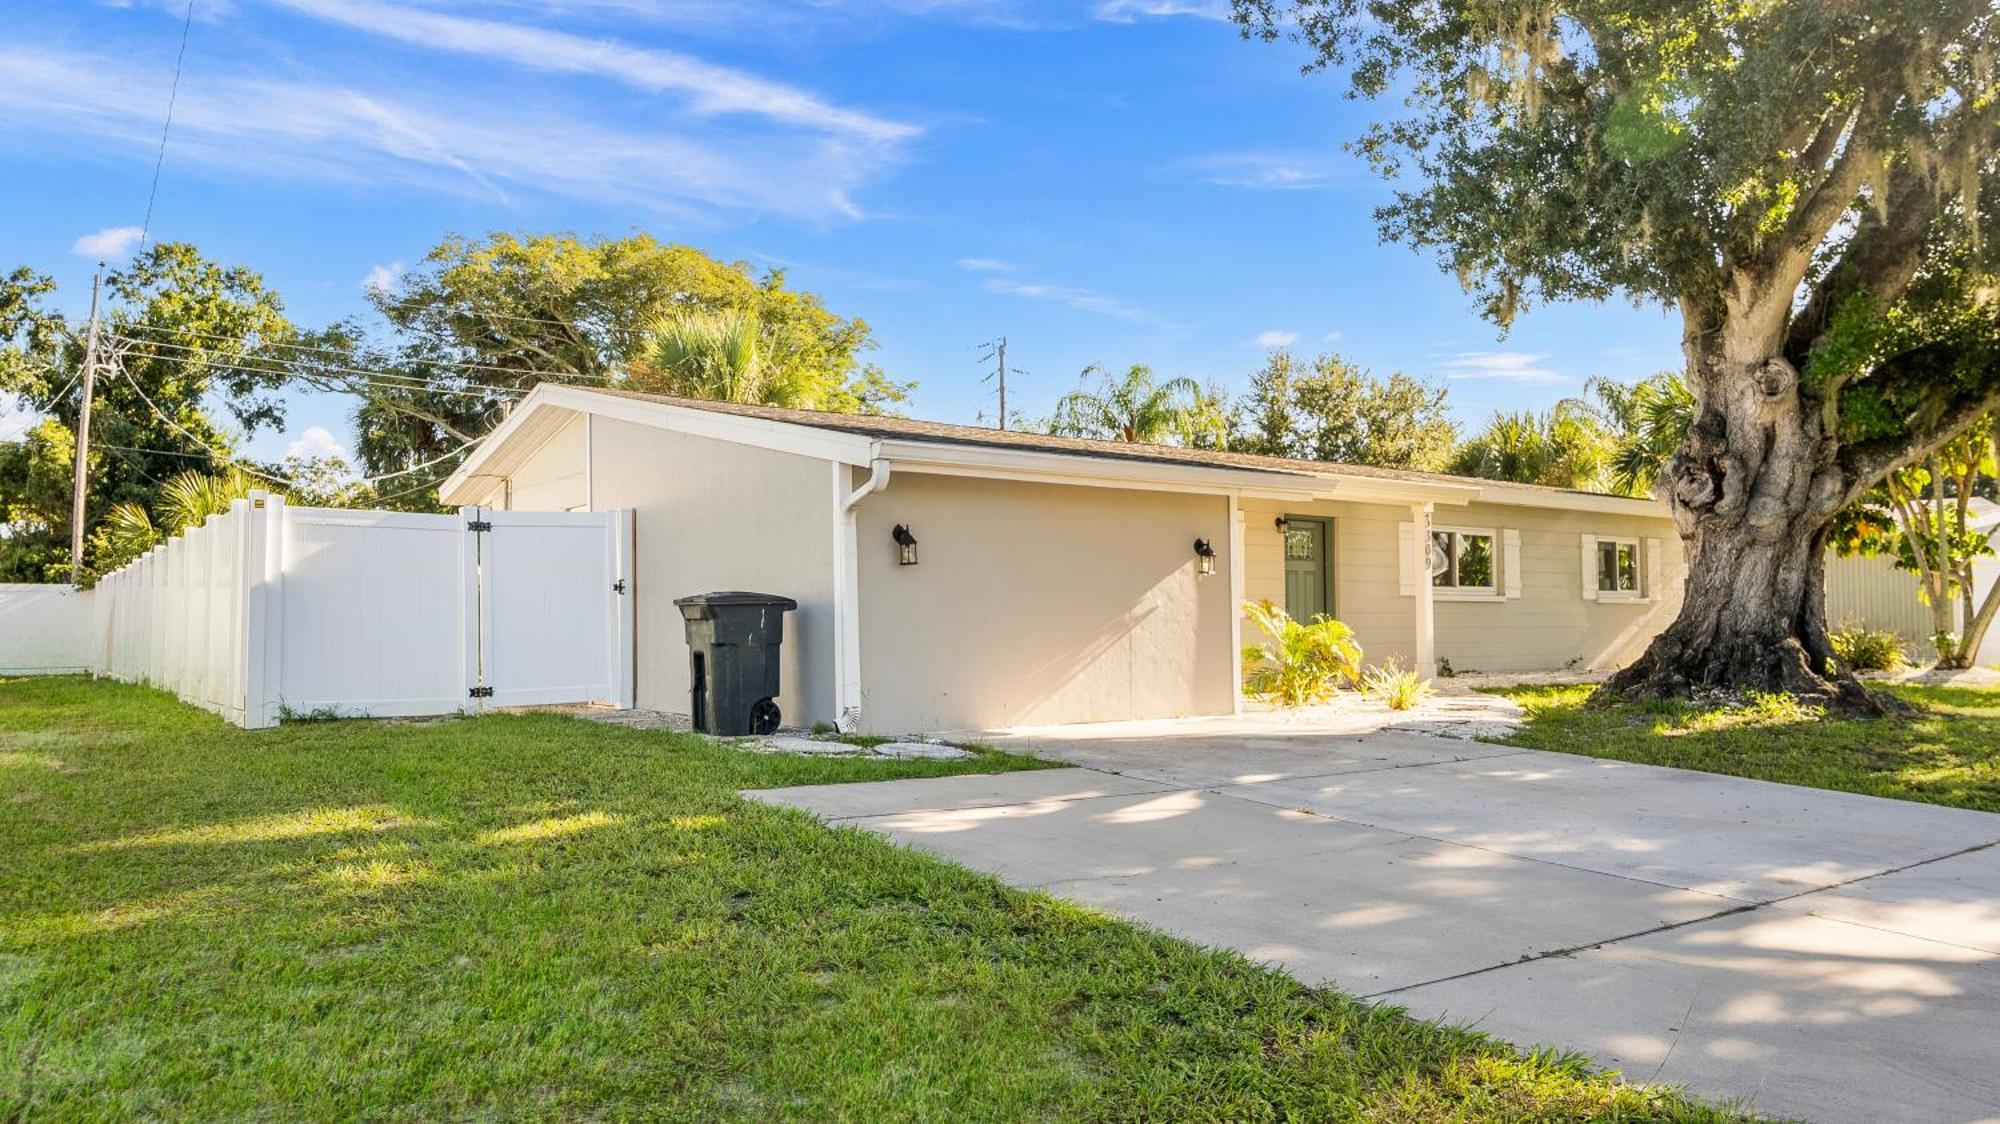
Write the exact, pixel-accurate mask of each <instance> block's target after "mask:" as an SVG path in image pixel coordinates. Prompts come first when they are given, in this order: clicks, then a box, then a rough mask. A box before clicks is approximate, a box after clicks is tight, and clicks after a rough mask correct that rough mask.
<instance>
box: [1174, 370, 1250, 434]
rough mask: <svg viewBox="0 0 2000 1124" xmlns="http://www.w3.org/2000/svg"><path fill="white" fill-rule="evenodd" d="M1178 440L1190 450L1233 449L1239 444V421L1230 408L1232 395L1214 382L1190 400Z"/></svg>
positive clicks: (1180, 425)
mask: <svg viewBox="0 0 2000 1124" xmlns="http://www.w3.org/2000/svg"><path fill="white" fill-rule="evenodd" d="M1177 430H1178V432H1177V436H1176V440H1177V442H1178V443H1179V444H1181V445H1185V446H1186V447H1188V448H1190V449H1230V448H1234V447H1235V446H1236V444H1237V442H1236V419H1235V416H1234V413H1233V411H1232V410H1231V408H1230V402H1229V392H1228V391H1226V390H1224V389H1223V388H1222V387H1221V386H1220V385H1218V384H1216V383H1210V384H1208V385H1207V386H1205V387H1202V388H1201V389H1199V390H1196V391H1195V392H1194V394H1193V395H1192V396H1191V397H1190V398H1189V399H1188V407H1187V410H1186V411H1185V412H1184V413H1183V414H1182V415H1181V418H1180V424H1179V425H1178V427H1177Z"/></svg>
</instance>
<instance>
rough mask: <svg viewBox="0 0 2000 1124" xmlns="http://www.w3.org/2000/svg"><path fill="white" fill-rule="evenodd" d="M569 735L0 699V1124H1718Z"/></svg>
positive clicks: (713, 751) (993, 764) (124, 693)
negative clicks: (734, 1121)
mask: <svg viewBox="0 0 2000 1124" xmlns="http://www.w3.org/2000/svg"><path fill="white" fill-rule="evenodd" d="M1032 765H1033V763H1032V762H1028V761H1025V760H1022V759H1019V758H1005V757H1001V756H999V755H988V756H984V757H982V758H980V759H978V760H976V761H972V762H897V763H880V762H866V761H858V760H822V759H812V760H801V759H793V758H773V757H764V756H758V755H752V754H746V753H742V752H739V751H734V750H730V749H726V748H721V747H717V746H714V745H711V744H708V743H706V742H704V741H702V740H699V739H695V738H691V737H687V736H684V735H671V734H664V733H653V732H643V731H634V730H622V729H615V728H611V727H607V726H603V725H598V724H593V723H587V722H584V721H581V720H578V719H573V718H566V717H561V716H557V715H522V716H504V717H489V718H481V719H476V720H441V721H434V722H406V723H371V722H348V723H317V724H299V725H291V726H287V727H285V728H282V729H280V730H276V731H267V732H262V733H255V734H252V733H245V732H242V731H237V730H233V729H230V728H229V727H226V726H224V725H223V724H222V723H220V722H219V721H217V720H216V719H214V718H212V717H210V716H208V715H206V714H204V713H201V712H198V711H195V710H193V709H190V708H187V707H184V706H181V705H179V704H178V703H175V702H174V701H172V700H171V699H169V698H167V697H166V696H164V695H161V694H157V693H155V692H151V691H147V690H143V689H139V688H134V687H125V686H118V685H112V684H99V683H90V682H86V681H83V680H78V679H48V680H12V681H0V855H4V861H0V1120H6V1121H12V1120H23V1119H33V1120H86V1119H87V1120H103V1119H121V1118H123V1119H130V1118H179V1119H190V1118H200V1119H218V1118H221V1119H238V1120H243V1119H300V1118H305V1119H336V1118H337V1119H350V1118H361V1117H366V1118H386V1119H405V1120H419V1119H422V1120H432V1119H468V1118H478V1119H518V1118H565V1119H575V1118H593V1119H595V1118H614V1119H617V1118H634V1117H643V1118H680V1119H703V1120H706V1119H715V1118H747V1119H771V1118H805V1119H822V1120H823V1119H842V1118H845V1119H867V1120H889V1119H922V1118H930V1119H943V1118H951V1119H1010V1120H1013V1119H1022V1118H1042V1119H1076V1118H1100V1119H1101V1118H1122V1119H1138V1118H1148V1119H1163V1118H1175V1119H1231V1120H1255V1119H1273V1118H1281V1117H1289V1118H1319V1119H1326V1118H1341V1119H1354V1118H1371V1119H1381V1120H1398V1121H1432V1120H1474V1119H1476V1120H1487V1119H1518V1120H1526V1119H1535V1120H1566V1119H1616V1120H1635V1119H1717V1118H1721V1116H1720V1114H1718V1113H1716V1112H1715V1111H1714V1110H1711V1109H1707V1108H1703V1107H1701V1106H1699V1105H1692V1104H1689V1103H1687V1102H1685V1101H1683V1100H1681V1099H1680V1098H1678V1097H1677V1096H1675V1095H1673V1094H1672V1093H1669V1092H1664V1091H1649V1090H1642V1089H1637V1088H1631V1087H1626V1086H1623V1085H1620V1084H1618V1083H1617V1082H1616V1081H1614V1080H1611V1079H1609V1078H1606V1077H1604V1076H1601V1075H1595V1074H1592V1073H1590V1072H1589V1071H1588V1070H1587V1069H1586V1068H1585V1067H1583V1066H1582V1065H1581V1064H1580V1063H1578V1062H1577V1061H1576V1060H1574V1059H1563V1058H1555V1057H1550V1056H1534V1057H1525V1058H1524V1057H1521V1056H1519V1055H1517V1054H1516V1053H1515V1052H1513V1051H1512V1050H1511V1049H1509V1048H1507V1047H1505V1046H1503V1045H1500V1044H1496V1043H1492V1042H1490V1041H1487V1040H1485V1039H1482V1038H1480V1037H1478V1036H1475V1035H1472V1034H1469V1033H1464V1032H1459V1031H1451V1030H1441V1029H1437V1028H1434V1027H1430V1026H1427V1025H1424V1024H1421V1023H1415V1022H1411V1021H1409V1020H1406V1019H1404V1018H1403V1017H1401V1016H1400V1015H1399V1014H1398V1013H1396V1012H1395V1011H1393V1010H1391V1009H1387V1008H1370V1007H1366V1006H1363V1005H1361V1004H1359V1003H1357V1002H1355V1001H1353V1000H1351V999H1348V998H1346V997H1344V996H1341V995H1337V994H1331V993H1327V992H1322V991H1314V990H1311V989H1307V988H1304V987H1302V986H1300V985H1298V984H1296V983H1294V982H1292V981H1290V980H1289V979H1287V978H1286V977H1283V976H1281V975H1278V974H1276V973H1273V972H1269V971H1265V970H1262V969H1259V968H1255V967H1252V966H1251V965H1249V964H1247V963H1245V962H1244V961H1243V960H1241V959H1240V958H1238V957H1235V956H1232V955H1226V954H1221V953H1216V952H1211V951H1205V950H1202V949H1198V948H1195V947H1193V946H1190V945H1188V944H1185V943H1182V942H1179V941H1176V940H1171V939H1168V938H1166V937H1162V936H1159V935H1157V934H1153V933H1150V932H1147V931H1144V930H1141V929H1138V928H1135V927H1132V926H1129V925H1125V924H1122V923H1118V922H1114V921H1111V920H1108V919H1106V918H1104V917H1102V916H1099V915H1097V914H1093V913H1091V912H1088V911H1086V910H1082V909H1079V908H1075V907H1072V906H1068V905H1065V904H1062V903H1059V902H1057V901H1055V900H1052V899H1050V898H1047V897H1043V896H1040V895H1036V894H1027V893H1019V892H1016V891H1012V890H1009V889H1007V888H1005V887H1003V886H1002V885H1000V884H999V883H997V882H995V881H994V880H993V879H991V878H987V877H984V876H981V875H976V874H973V873H971V872H969V871H966V870H964V869H962V868H959V867H955V866H953V865H951V864H948V863H945V862H943V861H940V860H937V859H933V858H929V857H926V856H923V855H921V854H918V853H916V852H914V851H910V850H906V849H902V848H898V847H896V846H893V845H891V844H889V843H887V842H885V841H883V840H881V839H879V838H877V837H874V836H872V835H869V834H866V833H864V832H862V831H859V830H852V829H845V830H830V829H828V828H825V827H823V826H820V825H819V824H818V823H816V822H815V821H813V820H812V819H810V818H809V817H807V816H805V815H804V814H802V813H798V812H791V811H783V810H778V809H774V808H769V807H765V806H762V805H758V804H753V803H750V802H748V801H745V800H743V799H741V798H740V797H738V796H737V795H736V790H737V789H738V788H742V787H755V786H766V785H780V784H797V783H808V782H822V781H841V780H858V779H862V778H866V777H881V776H892V775H893V776H925V775H939V774H945V773H952V772H964V771H968V770H993V769H999V768H1017V767H1032Z"/></svg>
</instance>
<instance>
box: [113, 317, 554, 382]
mask: <svg viewBox="0 0 2000 1124" xmlns="http://www.w3.org/2000/svg"><path fill="white" fill-rule="evenodd" d="M122 327H123V330H124V331H128V332H129V331H135V330H138V331H153V332H172V333H175V334H176V335H181V336H188V337H192V338H195V339H202V340H215V341H218V342H221V343H234V344H238V345H240V344H241V343H242V339H241V337H238V336H225V335H221V334H218V333H215V332H197V331H195V330H194V329H192V328H183V327H179V326H170V325H165V324H127V325H123V326H122ZM144 342H151V341H144ZM260 346H263V347H277V348H284V349H286V350H288V351H300V352H305V353H308V354H318V355H331V356H345V355H346V354H347V353H346V352H344V351H342V350H340V349H339V348H333V347H320V346H316V345H313V344H304V343H285V342H282V341H278V340H265V341H261V343H260ZM424 362H426V363H429V364H432V365H435V366H438V367H448V368H453V369H458V370H466V371H490V372H492V373H494V374H501V375H513V376H516V377H522V376H527V375H548V374H561V375H563V376H565V377H570V376H573V375H576V374H579V372H571V371H562V372H546V371H534V370H523V369H521V368H519V367H502V366H499V365H498V364H494V363H474V362H471V361H470V360H465V359H426V360H424ZM385 373H386V372H385ZM409 377H414V376H409Z"/></svg>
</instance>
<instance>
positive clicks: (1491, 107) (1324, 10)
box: [1234, 0, 2000, 706]
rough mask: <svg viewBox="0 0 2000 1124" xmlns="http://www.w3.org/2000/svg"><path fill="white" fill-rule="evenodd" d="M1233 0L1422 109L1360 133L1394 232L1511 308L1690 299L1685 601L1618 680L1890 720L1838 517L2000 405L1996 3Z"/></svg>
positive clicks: (1366, 93) (1680, 484)
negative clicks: (1842, 634)
mask: <svg viewBox="0 0 2000 1124" xmlns="http://www.w3.org/2000/svg"><path fill="white" fill-rule="evenodd" d="M1234 3H1235V15H1236V18H1237V20H1238V22H1239V23H1240V24H1241V25H1242V26H1243V28H1244V31H1245V33H1246V34H1249V35H1252V36H1258V37H1262V38H1266V39H1278V38H1283V37H1288V36H1289V37H1292V38H1295V39H1297V40H1299V41H1301V42H1303V43H1304V44H1305V45H1306V46H1307V47H1308V48H1309V49H1310V51H1311V56H1310V61H1309V62H1308V64H1307V67H1306V69H1307V70H1308V71H1312V70H1317V69H1320V68H1325V67H1338V68H1342V69H1345V70H1346V71H1347V73H1348V74H1349V76H1350V80H1351V83H1352V91H1353V93H1354V94H1356V95H1357V96H1361V97H1375V96H1378V95H1385V94H1387V95H1400V96H1402V97H1403V98H1404V104H1405V105H1406V107H1407V112H1406V113H1404V114H1403V115H1402V116H1400V117H1398V118H1396V119H1394V120H1390V121H1386V122H1382V123H1380V124H1378V125H1376V126H1375V127H1373V128H1372V129H1371V130H1370V131H1369V132H1368V133H1367V134H1366V135H1365V136H1364V137H1363V138H1362V139H1361V140H1359V141H1358V142H1357V148H1358V149H1359V151H1361V152H1362V153H1364V154H1365V155H1366V156H1368V157H1369V158H1371V159H1372V160H1373V161H1374V162H1375V163H1376V164H1377V165H1378V167H1379V168H1380V169H1381V170H1382V171H1383V172H1384V173H1385V174H1387V175H1388V176H1389V177H1390V178H1391V180H1392V182H1393V183H1394V184H1395V185H1396V193H1395V197H1394V201H1393V202H1392V203H1390V204H1389V205H1387V206H1385V207H1384V208H1382V209H1381V210H1380V211H1379V212H1378V216H1377V217H1378V218H1379V220H1380V222H1381V225H1382V228H1383V231H1384V232H1385V234H1386V235H1387V236H1389V237H1392V238H1396V239H1399V240H1401V241H1404V242H1406V243H1409V244H1411V245H1414V246H1418V247H1424V248H1428V249H1431V250H1433V251H1435V252H1436V253H1437V254H1438V256H1439V257H1440V258H1441V260H1442V261H1443V263H1444V264H1446V265H1447V266H1448V267H1450V268H1451V269H1452V270H1454V271H1455V272H1456V273H1457V274H1458V276H1459V277H1460V279H1461V280H1462V282H1463V283H1464V284H1465V285H1466V287H1467V288H1468V290H1470V291H1471V292H1472V293H1473V294H1475V296H1476V297H1477V299H1478V300H1479V302H1480V304H1481V307H1482V309H1483V311H1484V312H1485V313H1486V315H1487V316H1489V317H1490V318H1491V319H1492V320H1494V321H1495V322H1496V323H1498V324H1500V325H1502V326H1503V327H1504V326H1505V325H1507V324H1508V323H1509V322H1510V321H1511V320H1512V319H1513V317H1514V315H1515V314H1516V312H1517V311H1519V310H1520V309H1521V308H1523V307H1525V306H1527V305H1528V304H1530V303H1532V302H1536V301H1559V300H1568V299H1581V300H1602V299H1605V298H1608V297H1611V296H1614V295H1623V296H1626V297H1629V298H1632V299H1634V300H1637V301H1641V302H1658V303H1662V304H1665V305H1667V306H1669V307H1671V308H1673V309H1676V310H1677V311H1678V313H1679V315H1680V317H1681V319H1682V322H1683V325H1684V334H1683V350H1684V354H1685V359H1686V362H1687V379H1688V383H1689V387H1690V389H1691V390H1692V392H1693V397H1694V402H1695V422H1694V425H1693V426H1692V427H1691V428H1690V430H1689V432H1688V436H1687V438H1686V439H1685V441H1683V443H1682V444H1681V446H1680V448H1679V450H1678V451H1677V452H1676V453H1675V455H1674V456H1673V457H1672V458H1671V459H1670V461H1669V463H1668V464H1667V466H1666V470H1665V472H1664V473H1663V475H1662V479H1661V484H1660V487H1659V491H1660V494H1661V496H1662V498H1664V499H1665V500H1666V501H1667V503H1668V504H1669V505H1670V507H1671V508H1672V511H1673V515H1674V518H1675V520H1676V522H1677V523H1678V525H1679V528H1680V533H1681V536H1682V538H1683V540H1684V541H1685V542H1686V544H1687V548H1688V557H1689V564H1690V573H1689V578H1688V584H1687V596H1686V601H1685V604H1684V606H1683V608H1682V611H1681V615H1680V617H1679V618H1678V619H1677V620H1676V621H1675V622H1674V623H1673V624H1672V625H1671V626H1670V627H1669V628H1668V629H1667V630H1666V631H1665V632H1663V633H1662V634H1661V635H1660V636H1659V637H1658V638H1657V639H1656V640H1655V641H1654V643H1653V645H1652V647H1651V648H1650V649H1649V650H1648V651H1647V652H1646V654H1645V655H1644V656H1643V657H1642V658H1641V659H1640V660H1639V661H1638V662H1637V663H1635V664H1634V665H1632V666H1631V667H1629V668H1627V669H1625V671H1623V672H1622V673H1621V674H1620V675H1618V676H1617V677H1616V678H1614V679H1613V680H1612V681H1611V683H1610V684H1608V685H1607V687H1606V690H1607V691H1608V692H1612V693H1618V694H1625V695H1641V696H1644V695H1682V694H1687V693H1689V692H1691V691H1693V690H1696V689H1699V688H1703V687H1723V688H1733V689H1762V690H1782V691H1789V692H1793V693H1796V694H1800V695H1805V696H1811V697H1816V698H1820V699H1825V700H1831V701H1837V702H1842V703H1846V704H1851V705H1856V706H1870V705H1873V703H1872V700H1870V699H1869V698H1868V696H1867V695H1866V693H1865V692H1863V691H1862V690H1861V689H1860V687H1859V686H1858V685H1857V684H1856V683H1855V682H1854V681H1853V680H1852V679H1851V678H1849V677H1847V676H1845V675H1844V674H1843V673H1840V672H1838V671H1837V670H1835V669H1834V664H1833V661H1832V651H1831V648H1830V647H1829V645H1828V643H1827V635H1826V622H1825V620H1824V596H1823V592H1824V591H1823V580H1824V558H1825V551H1826V541H1827V534H1828V528H1829V525H1830V523H1831V521H1832V520H1833V517H1834V515H1835V513H1836V512H1838V511H1840V510H1841V509H1842V508H1843V507H1844V506H1846V505H1848V504H1850V503H1852V502H1854V501H1855V500H1856V499H1857V498H1858V497H1860V496H1861V495H1862V494H1863V493H1864V492H1865V491H1867V489H1869V488H1870V487H1871V486H1872V485H1874V484H1875V483H1876V482H1877V481H1879V480H1880V479H1881V478H1882V477H1883V475H1884V474H1885V473H1886V472H1888V471H1889V470H1890V469H1892V468H1895V467H1897V466H1899V465H1903V464H1907V463H1910V462H1911V461H1913V460H1917V459H1920V458H1922V457H1924V456H1926V455H1927V454H1928V453H1930V452H1931V451H1932V450H1934V449H1936V448H1937V447H1939V446H1940V445H1942V444H1944V443H1946V442H1947V441H1949V440H1951V439H1952V438H1953V437H1954V436H1956V435H1957V434H1959V433H1960V432H1962V431H1963V430H1965V429H1966V428H1967V427H1968V426H1970V425H1971V424H1972V423H1973V422H1974V421H1976V420H1977V419H1978V418H1979V417H1980V416H1981V415H1983V414H1985V413H1988V412H1990V411H1992V410H1993V409H1994V408H1995V407H1996V406H2000V361H1996V353H2000V318H1996V303H2000V287H1996V284H1995V281H1994V266H1995V260H1996V257H1995V254H1994V252H1993V250H1992V245H1993V241H1994V239H1992V238H1991V237H1986V238H1982V232H1986V233H1988V234H1989V235H1990V233H1991V231H1990V228H1991V226H1992V221H1993V219H1994V217H1995V216H1994V211H1995V209H1996V196H2000V189H1996V178H2000V176H1996V164H1995V152H1996V147H2000V146H1996V141H2000V95H1997V94H1996V71H1995V55H1996V48H1997V47H2000V26H1997V25H2000V17H1996V15H1995V10H1994V6H1993V5H1992V4H1991V3H1990V0H1865V2H1856V0H1760V2H1755V3H1741V2H1737V0H1602V2H1589V0H1365V2H1364V0H1234Z"/></svg>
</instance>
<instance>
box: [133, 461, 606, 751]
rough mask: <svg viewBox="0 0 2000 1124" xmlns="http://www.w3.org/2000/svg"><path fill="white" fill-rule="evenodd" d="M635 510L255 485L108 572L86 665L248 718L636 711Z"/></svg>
mask: <svg viewBox="0 0 2000 1124" xmlns="http://www.w3.org/2000/svg"><path fill="white" fill-rule="evenodd" d="M631 558H632V515H631V512H629V511H612V512H552V513H534V512H497V511H487V510H485V509H483V508H473V507H468V508H462V509H460V511H459V513H458V514H456V515H424V514H413V513H409V512H396V511H349V510H338V509H327V508H310V507H291V506H288V505H287V504H285V503H284V502H283V501H282V500H280V499H278V498H276V497H272V496H267V495H262V494H253V496H252V498H250V499H248V500H239V501H237V503H236V504H235V505H234V506H233V507H232V509H231V510H230V512H229V513H228V514H227V515H220V516H214V517H211V518H210V519H209V520H208V521H207V522H206V523H205V524H203V525H202V526H201V527H198V528H196V529H194V530H191V531H188V532H187V533H185V534H182V535H180V536H177V537H176V538H174V539H172V540H171V541H169V542H167V543H166V544H165V545H163V546H161V547H159V548H157V549H155V550H153V551H151V552H149V553H148V554H146V555H145V556H144V557H142V558H140V559H139V560H137V561H135V562H133V563H132V564H130V565H128V566H126V567H124V568H123V569H121V570H118V571H117V572H115V573H112V574H109V575H106V576H105V577H104V578H103V579H102V580H101V581H100V582H99V583H98V586H97V590H96V593H95V597H94V601H95V618H96V620H95V629H94V633H95V635H96V636H97V637H98V638H100V641H101V651H100V652H99V653H98V654H97V659H96V661H95V662H96V666H97V669H98V670H99V671H100V672H101V673H103V674H106V675H109V676H111V677H113V678H116V679H123V680H127V681H131V682H145V683H151V684H153V685H155V686H159V687H162V688H165V689H167V690H170V691H172V692H174V693H175V694H176V695H179V696H180V697H181V698H182V699H184V700H186V701H188V702H190V703H194V704H195V705H197V706H203V707H206V708H208V709H209V710H212V711H215V712H216V713H217V714H220V715H222V716H223V717H224V718H225V719H227V720H229V721H230V722H233V723H236V724H237V725H240V726H247V727H251V728H258V727H264V726H271V725H275V724H276V723H277V721H278V720H279V718H280V717H281V716H284V715H287V714H293V715H301V714H322V715H338V716H349V717H359V716H375V717H393V716H407V715H422V714H448V713H453V712H458V711H477V710H479V709H481V708H483V707H486V706H506V705H519V704H526V703H568V702H609V703H611V704H613V705H616V706H619V707H625V708H629V707H631V705H632V611H631V606H632V601H633V598H632V596H631V595H630V593H629V586H628V583H629V581H630V574H631Z"/></svg>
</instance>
